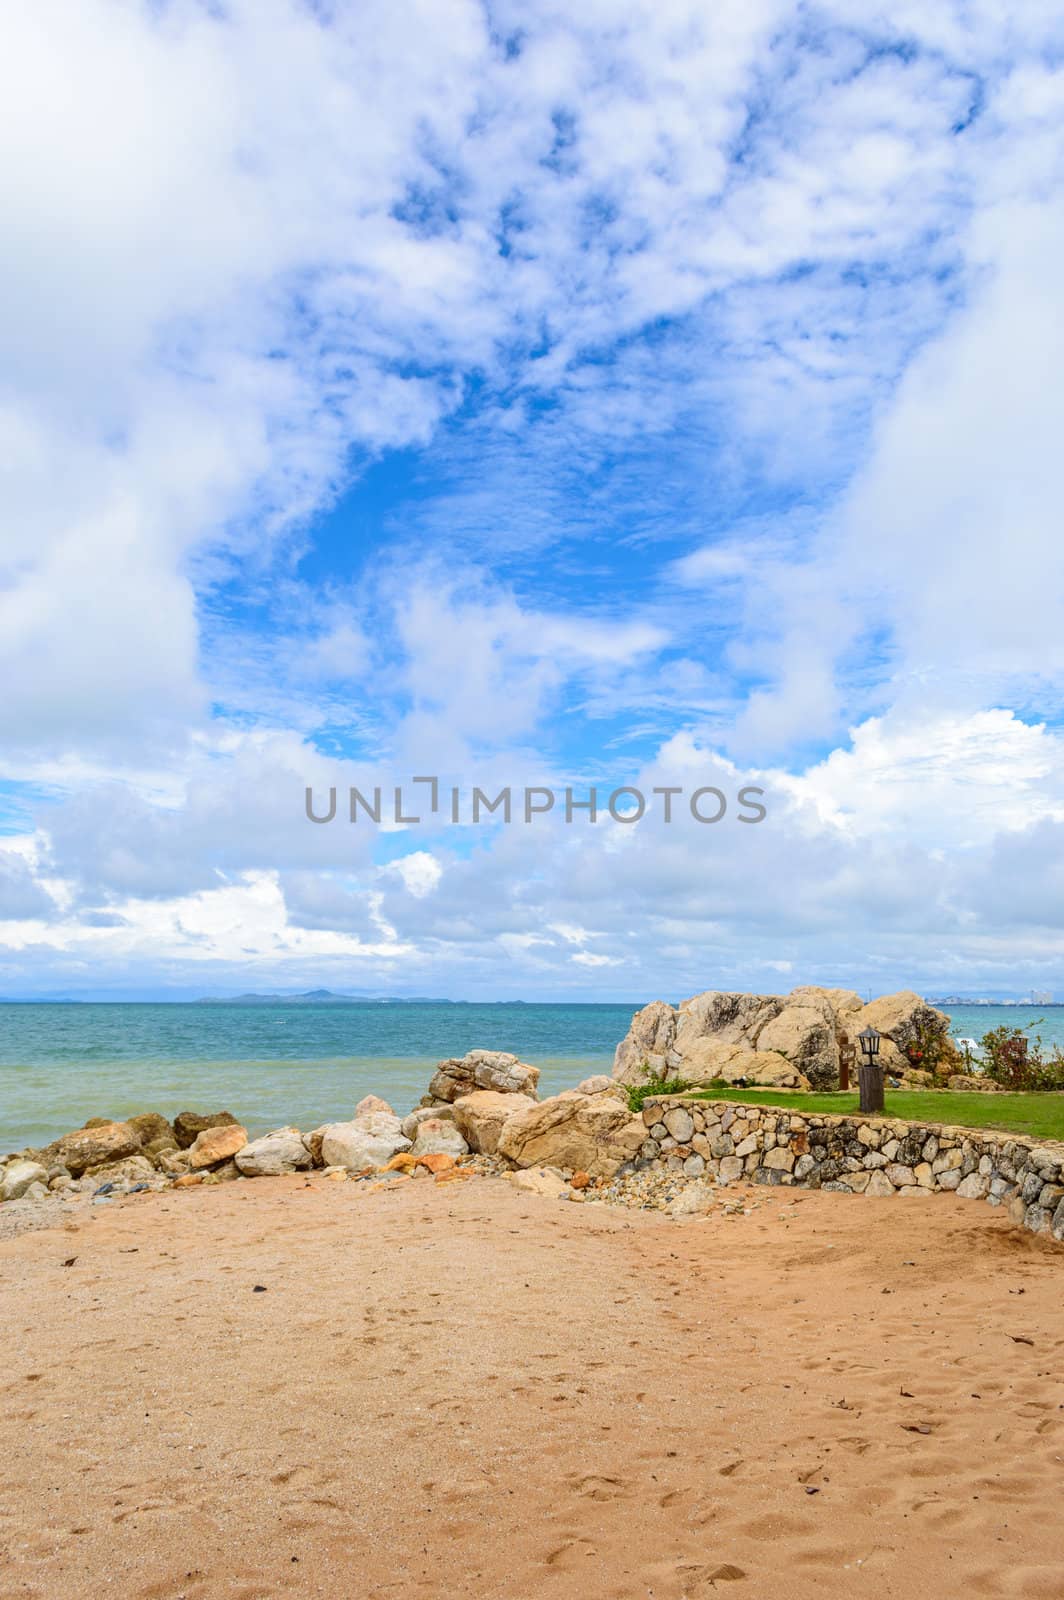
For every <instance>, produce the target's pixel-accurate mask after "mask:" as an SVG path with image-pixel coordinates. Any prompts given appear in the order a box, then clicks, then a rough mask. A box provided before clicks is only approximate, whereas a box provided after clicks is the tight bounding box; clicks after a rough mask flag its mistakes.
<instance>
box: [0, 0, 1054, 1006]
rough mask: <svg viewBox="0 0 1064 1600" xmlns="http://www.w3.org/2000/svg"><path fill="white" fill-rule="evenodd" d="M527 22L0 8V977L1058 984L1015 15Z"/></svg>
mask: <svg viewBox="0 0 1064 1600" xmlns="http://www.w3.org/2000/svg"><path fill="white" fill-rule="evenodd" d="M572 10H573V8H572V7H569V6H562V5H560V4H556V3H555V0H536V3H533V4H525V5H522V6H517V5H513V4H510V3H509V0H499V3H491V4H486V3H474V0H386V3H385V0H381V3H376V0H361V3H359V4H357V5H355V4H350V3H347V0H254V3H253V4H252V3H250V0H248V3H245V0H224V3H213V0H212V3H207V0H81V3H80V4H78V5H77V6H70V5H69V4H66V3H65V0H32V3H30V0H15V4H14V5H13V7H12V8H10V10H9V13H8V15H7V17H6V18H5V35H6V41H7V46H8V48H7V50H6V51H5V54H4V59H3V61H2V63H0V75H2V77H3V79H4V82H3V92H2V93H0V124H2V125H3V139H2V141H0V152H2V153H0V197H2V210H0V215H2V216H3V219H4V221H3V234H4V248H3V251H2V252H0V278H2V291H3V292H2V293H0V476H2V480H3V496H2V524H0V526H2V534H0V660H2V667H3V682H4V686H5V692H4V694H3V695H2V696H0V996H2V995H7V996H28V995H33V994H70V995H80V996H92V995H95V996H99V997H105V996H108V995H123V996H133V995H139V996H144V997H151V996H156V995H158V996H172V997H178V996H185V995H199V994H206V993H221V992H235V991H243V990H247V989H274V988H300V987H310V986H319V985H325V986H328V987H330V988H333V989H338V990H343V989H362V990H369V991H374V992H381V993H390V994H396V995H402V994H430V995H447V996H451V997H453V998H512V997H523V998H527V999H536V998H567V997H570V998H574V999H614V998H621V999H625V1000H628V999H630V1000H632V1001H633V1002H638V1001H643V1000H646V999H650V998H653V997H654V996H655V995H658V994H664V995H667V996H669V997H675V996H676V995H678V994H681V993H690V992H693V991H694V990H697V989H703V988H710V987H713V988H756V989H769V990H778V989H782V988H790V987H792V986H793V985H795V984H798V983H803V982H821V983H831V984H841V985H845V986H848V987H854V988H857V989H860V990H862V991H864V990H873V991H877V992H878V991H882V990H885V989H892V988H898V987H901V986H903V985H904V986H907V987H916V988H921V989H924V990H926V991H929V992H932V993H944V992H965V993H1000V994H1016V995H1022V994H1024V993H1025V992H1027V991H1028V990H1030V989H1031V988H1032V987H1034V988H1039V989H1041V988H1049V989H1053V990H1055V991H1057V993H1058V997H1064V850H1062V841H1064V706H1062V699H1064V615H1062V610H1064V607H1062V596H1064V538H1062V537H1061V529H1060V520H1061V517H1060V507H1061V505H1062V504H1064V451H1062V449H1061V444H1060V440H1061V438H1062V436H1064V386H1062V381H1061V373H1062V372H1064V315H1062V312H1064V288H1062V282H1064V279H1062V275H1061V271H1060V261H1061V259H1062V258H1064V204H1062V201H1064V15H1062V13H1061V9H1060V7H1059V5H1056V4H1050V3H1048V0H1028V3H1027V4H1026V5H1024V6H1023V7H1022V8H1020V9H1019V10H1018V11H1017V10H1016V8H1012V7H1008V6H1006V5H1005V4H1003V3H1000V4H999V3H997V0H964V3H960V0H956V3H955V0H931V3H930V4H927V3H924V4H921V5H916V4H914V3H909V0H896V3H895V4H893V5H892V6H890V7H889V8H887V7H884V8H878V7H875V6H870V5H869V4H867V0H865V3H862V4H858V3H856V0H828V3H825V4H822V5H807V4H798V3H794V0H789V3H784V0H720V3H718V4H717V5H715V6H713V7H711V8H710V7H706V6H704V5H696V4H694V3H689V0H655V3H654V4H650V3H649V0H647V3H644V0H625V3H621V0H609V3H606V0H588V3H586V4H585V5H583V6H581V7H580V8H579V10H578V14H577V15H576V16H575V17H574V16H573V15H572V14H571V13H572ZM417 773H420V774H427V773H435V774H438V775H439V776H440V779H441V782H442V783H444V784H448V785H449V784H456V785H461V786H462V787H463V788H464V789H466V790H468V788H470V787H471V786H472V785H473V784H478V785H481V786H483V787H486V788H488V789H489V790H491V792H494V791H495V790H497V789H498V788H500V787H501V786H503V785H511V786H512V787H513V788H514V789H515V790H519V789H520V788H521V787H523V786H524V785H526V784H536V785H540V784H547V785H553V786H554V787H555V788H556V789H557V790H558V791H559V793H561V791H562V790H563V789H564V787H565V786H566V785H571V786H572V787H573V788H574V790H576V791H577V794H578V796H579V797H583V796H585V795H586V792H587V789H588V787H589V786H590V785H592V784H594V785H596V786H597V787H598V788H599V791H600V797H601V796H604V795H606V794H608V793H609V791H610V790H611V789H613V788H615V787H617V786H618V785H621V784H631V785H636V786H638V787H640V788H643V789H645V790H646V791H647V792H649V790H650V789H651V788H652V787H653V786H654V785H678V786H683V787H685V788H686V789H687V790H688V791H690V790H692V789H694V788H697V787H699V786H700V785H711V784H716V785H717V786H719V787H721V788H722V789H723V790H725V791H726V792H727V793H728V794H729V795H733V794H735V793H736V792H737V790H738V789H739V788H740V787H741V786H742V785H743V784H746V783H749V784H756V785H758V786H760V787H763V788H764V790H765V794H766V802H765V803H766V806H767V808H768V816H767V818H766V820H765V821H764V823H762V824H760V825H759V826H757V827H743V826H741V825H739V824H738V823H737V822H736V821H735V820H734V808H732V810H730V811H729V813H728V815H727V816H726V817H725V818H724V819H723V820H722V821H721V822H720V823H719V824H717V825H715V826H704V825H699V824H697V823H695V822H693V821H692V820H691V819H690V818H689V817H686V818H684V817H683V816H681V818H680V819H679V820H678V821H677V822H675V823H674V824H672V825H670V826H665V825H664V823H663V822H662V820H661V817H660V814H659V813H655V812H653V811H651V812H650V813H648V815H647V817H646V818H644V820H643V821H641V822H639V823H638V824H635V825H625V824H619V823H614V822H612V821H610V820H609V819H608V818H607V819H606V820H600V821H599V822H597V823H596V824H594V825H592V824H591V823H590V822H589V821H586V820H577V821H574V823H573V824H572V825H571V826H566V825H565V823H564V819H563V818H562V817H561V816H560V815H559V814H558V813H557V812H555V813H554V814H552V815H551V816H550V817H549V818H548V817H545V818H542V819H539V820H537V822H536V823H535V824H534V825H531V826H523V825H520V824H514V825H511V826H509V827H506V826H503V825H501V824H498V823H490V824H482V825H481V826H478V827H476V828H474V827H472V826H468V825H465V824H461V825H459V826H457V827H456V826H453V825H450V824H448V823H447V821H446V820H445V818H444V817H442V816H438V817H436V818H434V819H427V820H426V821H425V822H424V823H423V824H421V825H418V826H409V827H395V826H389V827H384V828H381V829H380V830H377V829H374V828H373V827H372V826H370V825H368V824H367V823H366V822H365V819H364V818H363V819H362V820H360V822H359V823H358V824H357V825H355V826H351V825H350V824H347V823H344V822H343V821H341V820H338V821H337V822H335V823H333V824H330V825H329V826H327V827H315V826H314V825H313V824H310V823H308V822H307V820H306V818H305V816H304V791H305V788H306V786H307V785H308V784H311V785H313V786H315V789H316V792H317V793H318V794H319V795H321V796H324V795H325V793H326V792H327V789H328V787H329V786H330V785H336V786H338V787H339V788H340V790H341V791H344V790H345V788H346V786H348V785H350V784H356V785H358V786H359V787H360V788H362V789H363V790H366V789H370V788H372V787H373V786H374V785H375V784H381V785H382V786H384V787H385V789H386V790H387V789H388V787H389V786H391V785H393V784H395V783H401V782H404V781H405V780H407V779H408V778H409V777H410V776H412V775H413V774H417ZM341 806H342V801H341ZM578 817H579V814H578Z"/></svg>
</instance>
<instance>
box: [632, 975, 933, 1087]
mask: <svg viewBox="0 0 1064 1600" xmlns="http://www.w3.org/2000/svg"><path fill="white" fill-rule="evenodd" d="M869 1023H871V1024H872V1025H873V1026H874V1027H876V1028H877V1029H878V1030H879V1032H880V1033H881V1034H882V1035H883V1038H884V1043H883V1046H882V1047H881V1051H880V1058H881V1060H882V1062H883V1065H884V1066H885V1067H886V1069H887V1071H888V1072H889V1073H892V1074H900V1073H901V1072H903V1071H905V1070H906V1069H907V1068H908V1067H909V1065H910V1063H909V1060H908V1058H907V1057H906V1055H905V1053H904V1051H905V1046H906V1045H907V1044H911V1043H915V1042H916V1041H917V1040H918V1039H919V1038H920V1037H922V1036H925V1035H926V1034H927V1033H934V1034H938V1035H940V1036H942V1037H943V1038H944V1039H948V1034H949V1019H948V1018H947V1017H945V1016H944V1015H943V1013H942V1012H940V1011H936V1010H935V1008H934V1007H933V1006H929V1005H927V1003H926V1002H925V1001H923V1000H921V999H920V997H919V995H915V994H911V993H909V992H907V991H906V992H904V993H901V994H897V995H885V996H883V997H881V998H880V999H879V1000H874V1001H872V1002H871V1004H870V1005H867V1006H866V1005H863V1004H862V1002H861V998H860V996H859V995H857V994H854V992H853V991H852V990H850V989H822V988H818V987H816V986H814V985H810V984H806V985H802V986H801V987H799V988H797V989H794V990H792V992H791V993H790V994H789V995H764V994H738V993H733V992H730V991H724V990H716V989H710V990H707V991H706V992H705V993H704V994H697V995H694V996H692V998H691V999H690V1000H685V1001H684V1002H683V1004H682V1005H680V1006H679V1007H677V1008H675V1009H674V1008H673V1007H672V1006H669V1005H666V1003H665V1002H664V1001H663V1000H655V1001H653V1002H652V1003H651V1004H650V1005H648V1006H644V1008H643V1010H642V1011H638V1012H636V1014H635V1016H634V1017H633V1019H632V1025H631V1027H630V1028H629V1030H628V1033H627V1035H626V1036H625V1038H624V1039H622V1040H621V1043H620V1044H619V1045H618V1046H617V1052H616V1055H615V1058H614V1068H613V1076H614V1078H615V1080H617V1081H618V1082H619V1083H621V1084H640V1083H645V1082H646V1081H647V1079H648V1078H655V1077H656V1078H670V1077H672V1078H684V1079H686V1080H687V1081H688V1082H689V1083H708V1082H711V1081H712V1079H714V1078H723V1079H724V1080H725V1082H728V1083H734V1082H735V1081H736V1080H737V1079H739V1078H745V1079H746V1080H747V1082H749V1083H757V1084H765V1085H767V1086H769V1087H773V1088H810V1087H812V1088H814V1089H833V1088H836V1087H837V1086H838V1077H839V1036H840V1034H842V1033H843V1032H845V1033H846V1034H847V1035H848V1037H849V1038H850V1040H851V1041H854V1040H855V1039H856V1035H857V1034H858V1033H859V1032H860V1031H861V1029H862V1028H864V1027H866V1026H867V1025H868V1024H869ZM751 1056H764V1057H766V1058H767V1059H766V1060H765V1061H764V1062H763V1063H761V1064H760V1065H758V1064H756V1063H755V1062H754V1061H751V1060H750V1059H749V1058H750V1057H751ZM740 1058H741V1059H740Z"/></svg>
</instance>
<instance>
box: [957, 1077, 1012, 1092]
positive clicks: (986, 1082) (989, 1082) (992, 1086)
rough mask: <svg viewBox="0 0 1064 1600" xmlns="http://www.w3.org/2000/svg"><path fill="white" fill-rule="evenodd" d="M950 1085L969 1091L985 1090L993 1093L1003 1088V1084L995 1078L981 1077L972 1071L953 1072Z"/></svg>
mask: <svg viewBox="0 0 1064 1600" xmlns="http://www.w3.org/2000/svg"><path fill="white" fill-rule="evenodd" d="M949 1087H950V1088H951V1089H961V1090H966V1091H967V1092H968V1093H972V1092H978V1091H979V1090H983V1091H986V1092H989V1093H991V1094H994V1093H997V1092H999V1091H1000V1089H1001V1085H1000V1084H999V1083H995V1082H994V1080H993V1078H983V1077H979V1076H977V1075H976V1074H975V1073H972V1072H955V1073H953V1075H952V1077H951V1078H950V1079H949Z"/></svg>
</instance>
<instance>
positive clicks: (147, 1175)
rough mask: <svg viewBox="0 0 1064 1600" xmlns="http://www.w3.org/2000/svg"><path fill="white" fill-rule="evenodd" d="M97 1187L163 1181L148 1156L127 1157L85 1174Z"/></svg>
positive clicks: (91, 1169) (106, 1163)
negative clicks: (106, 1184) (111, 1184)
mask: <svg viewBox="0 0 1064 1600" xmlns="http://www.w3.org/2000/svg"><path fill="white" fill-rule="evenodd" d="M85 1176H86V1177H88V1178H92V1180H93V1182H94V1183H95V1184H97V1185H99V1184H101V1183H113V1184H116V1185H117V1184H122V1185H126V1184H133V1183H149V1182H151V1181H153V1180H154V1182H156V1183H160V1182H161V1181H162V1180H161V1179H160V1177H159V1174H158V1172H157V1171H156V1170H155V1166H154V1164H153V1163H152V1162H151V1161H149V1160H148V1158H147V1156H127V1157H126V1159H125V1160H124V1161H108V1162H105V1163H104V1165H103V1166H101V1167H91V1168H90V1169H89V1171H88V1172H87V1173H86V1174H85Z"/></svg>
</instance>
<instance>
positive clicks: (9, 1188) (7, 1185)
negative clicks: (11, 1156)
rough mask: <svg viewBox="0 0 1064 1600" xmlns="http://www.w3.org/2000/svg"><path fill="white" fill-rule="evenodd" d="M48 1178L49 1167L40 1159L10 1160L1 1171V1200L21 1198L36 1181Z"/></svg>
mask: <svg viewBox="0 0 1064 1600" xmlns="http://www.w3.org/2000/svg"><path fill="white" fill-rule="evenodd" d="M47 1180H48V1169H47V1167H42V1166H41V1164H40V1162H39V1161H19V1160H16V1161H9V1162H8V1164H7V1166H6V1167H4V1169H3V1171H2V1173H0V1200H21V1198H22V1196H23V1195H24V1194H26V1193H27V1192H28V1190H29V1189H30V1188H31V1187H32V1186H33V1185H34V1184H35V1183H40V1184H45V1183H47ZM45 1192H46V1193H47V1190H45Z"/></svg>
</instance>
